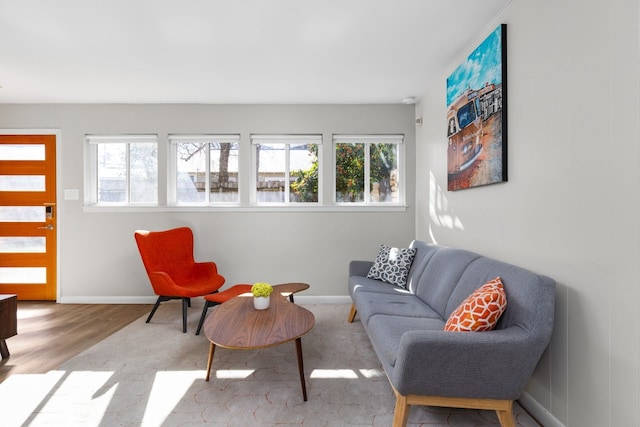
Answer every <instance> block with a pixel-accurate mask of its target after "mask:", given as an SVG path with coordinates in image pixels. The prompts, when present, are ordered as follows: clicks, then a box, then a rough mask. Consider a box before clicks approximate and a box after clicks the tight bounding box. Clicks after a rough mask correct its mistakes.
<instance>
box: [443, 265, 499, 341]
mask: <svg viewBox="0 0 640 427" xmlns="http://www.w3.org/2000/svg"><path fill="white" fill-rule="evenodd" d="M506 308H507V295H506V294H505V292H504V286H503V285H502V280H501V279H500V277H496V278H495V279H493V280H491V281H490V282H487V283H485V284H484V285H482V286H481V287H480V288H478V289H476V291H475V292H473V293H472V294H471V295H470V296H469V298H467V299H466V300H464V301H463V302H462V304H460V305H459V306H458V308H457V309H456V310H455V311H454V312H453V313H451V316H449V319H448V320H447V323H446V324H445V325H444V330H445V331H455V332H470V331H477V332H480V331H490V330H492V329H493V328H495V327H496V324H497V323H498V319H500V316H502V313H504V310H505V309H506Z"/></svg>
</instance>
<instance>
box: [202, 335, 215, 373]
mask: <svg viewBox="0 0 640 427" xmlns="http://www.w3.org/2000/svg"><path fill="white" fill-rule="evenodd" d="M215 351H216V345H215V344H214V343H211V344H210V345H209V359H208V360H207V377H206V378H205V379H204V380H205V381H209V377H210V376H211V364H212V363H213V352H215Z"/></svg>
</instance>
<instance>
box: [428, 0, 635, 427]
mask: <svg viewBox="0 0 640 427" xmlns="http://www.w3.org/2000/svg"><path fill="white" fill-rule="evenodd" d="M500 23H506V24H507V25H508V28H507V40H508V120H509V129H508V146H509V151H508V162H509V182H507V183H502V184H496V185H491V186H486V187H481V188H474V189H467V190H463V191H457V192H449V191H447V189H446V188H447V175H446V162H447V158H446V147H447V141H446V133H445V126H446V123H445V121H446V105H445V104H446V102H445V85H446V83H445V80H446V77H447V75H448V74H449V73H450V72H451V71H453V69H454V68H455V66H456V65H457V63H459V62H460V61H462V60H463V59H464V58H466V55H468V54H469V53H470V51H471V50H473V48H474V47H475V45H474V46H469V49H468V51H466V52H460V56H459V57H458V58H457V60H456V61H455V62H454V63H452V64H451V68H450V69H449V70H447V71H446V72H445V73H444V74H443V75H442V79H441V81H440V82H438V84H436V85H434V86H433V87H431V88H430V89H429V90H428V92H427V93H425V94H424V96H423V97H422V99H423V102H422V103H421V104H419V105H418V106H417V112H418V114H422V115H423V117H424V122H425V124H424V126H423V127H422V128H419V129H418V131H417V135H416V141H417V142H416V145H417V164H418V167H417V204H418V205H417V212H416V221H417V222H416V228H417V230H416V234H417V236H418V238H421V239H425V240H433V241H436V242H438V243H440V244H444V245H450V246H457V247H464V248H468V249H471V250H477V251H479V252H481V253H483V254H486V255H489V256H492V257H494V258H498V259H501V260H504V261H508V262H512V263H515V264H518V265H521V266H524V267H527V268H529V269H531V270H534V271H536V272H539V273H544V274H547V275H549V276H551V277H553V278H555V279H556V281H557V284H558V288H557V303H556V313H555V332H554V336H553V339H552V343H551V345H550V347H549V349H548V351H547V352H546V354H545V355H544V356H543V359H542V361H541V363H540V365H539V366H538V369H537V371H536V374H535V376H534V378H533V380H532V381H531V383H530V384H529V386H528V388H527V392H528V394H529V395H530V396H531V397H533V398H534V399H535V401H537V402H538V403H539V404H540V405H541V406H543V407H544V408H545V409H546V410H547V411H549V412H550V413H551V414H552V415H553V417H551V418H550V419H553V418H555V420H554V421H560V422H561V423H562V424H564V425H566V426H575V427H587V426H594V427H601V426H615V427H617V426H625V427H627V426H638V425H640V406H639V402H640V395H639V385H640V374H639V365H640V352H639V346H640V322H638V317H637V316H638V312H639V309H638V302H639V301H640V279H639V278H640V274H639V273H640V271H639V267H638V266H639V265H640V231H639V227H638V222H639V219H640V208H639V195H640V130H639V129H640V126H639V118H640V102H639V101H640V90H639V76H640V66H639V43H638V41H639V29H640V26H639V9H638V1H637V0H633V1H631V0H629V1H625V0H615V1H611V2H602V1H586V2H585V1H577V0H563V1H556V0H541V1H536V2H533V1H527V0H516V1H515V2H514V3H512V5H511V6H510V7H509V8H508V9H507V10H506V11H505V12H504V13H503V15H502V16H500V17H499V19H497V20H496V21H495V22H494V23H493V24H491V25H490V26H488V27H487V28H486V33H485V34H478V41H480V40H482V39H483V38H484V37H485V36H486V35H487V34H488V33H489V32H490V31H491V30H493V29H494V28H495V26H496V25H498V24H500ZM538 409H539V408H538ZM543 412H544V411H543ZM547 425H548V424H547Z"/></svg>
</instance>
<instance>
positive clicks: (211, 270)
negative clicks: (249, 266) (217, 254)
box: [134, 227, 244, 332]
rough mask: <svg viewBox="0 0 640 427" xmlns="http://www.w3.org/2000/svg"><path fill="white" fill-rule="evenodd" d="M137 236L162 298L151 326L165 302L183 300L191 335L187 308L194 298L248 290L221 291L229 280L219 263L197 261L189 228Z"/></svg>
mask: <svg viewBox="0 0 640 427" xmlns="http://www.w3.org/2000/svg"><path fill="white" fill-rule="evenodd" d="M134 236H135V239H136V244H137V245H138V250H139V251H140V256H141V257H142V262H143V264H144V268H145V269H146V271H147V275H148V276H149V280H150V281H151V286H152V287H153V291H154V292H155V294H156V295H158V299H157V300H156V303H155V305H154V306H153V309H152V310H151V313H149V317H147V323H149V321H150V320H151V318H152V317H153V315H154V314H155V312H156V310H157V309H158V307H159V306H160V303H161V302H164V301H169V300H172V299H181V300H182V332H187V307H188V306H191V298H193V297H201V296H204V295H207V294H214V295H215V294H218V295H222V294H225V295H226V294H227V293H229V295H231V294H233V293H235V292H237V291H240V290H242V292H244V288H238V289H236V287H235V286H234V287H232V288H231V289H227V290H225V291H223V292H218V290H219V289H220V287H221V286H222V285H223V284H224V282H225V279H224V277H223V276H221V275H220V274H218V267H217V266H216V263H215V262H195V260H194V258H193V232H192V231H191V229H190V228H189V227H180V228H175V229H172V230H166V231H146V230H136V231H135V233H134ZM242 292H238V293H242ZM234 296H235V295H234ZM229 298H231V297H229ZM227 299H228V298H227ZM205 306H206V305H205Z"/></svg>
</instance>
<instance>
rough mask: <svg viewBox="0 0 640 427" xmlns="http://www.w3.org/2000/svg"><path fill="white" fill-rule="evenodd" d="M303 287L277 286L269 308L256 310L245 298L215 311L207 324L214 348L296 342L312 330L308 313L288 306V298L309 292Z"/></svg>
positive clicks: (302, 285)
mask: <svg viewBox="0 0 640 427" xmlns="http://www.w3.org/2000/svg"><path fill="white" fill-rule="evenodd" d="M308 287H309V285H307V284H304V283H287V284H282V285H275V286H274V292H273V293H272V294H271V301H270V305H269V308H267V309H266V310H256V309H255V308H254V307H253V296H251V294H243V295H240V296H237V297H235V298H232V299H230V300H229V301H227V302H225V303H224V304H220V305H218V306H216V307H215V309H214V310H213V312H212V313H211V314H210V315H209V317H208V318H207V320H206V321H205V323H204V326H203V327H204V333H205V335H206V337H207V338H208V339H209V341H211V342H212V343H213V344H215V345H217V346H220V347H224V348H230V349H241V350H242V349H244V350H248V349H257V348H264V347H271V346H275V345H279V344H282V343H285V342H287V341H292V340H295V339H297V338H299V337H301V336H302V335H304V334H306V333H307V332H309V331H310V330H311V328H313V325H314V324H315V318H314V316H313V313H311V312H310V311H309V310H307V309H305V308H303V307H300V306H299V305H297V304H294V303H292V302H289V300H288V299H287V298H286V296H285V295H287V294H290V293H294V292H298V291H301V290H304V289H307V288H308Z"/></svg>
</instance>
